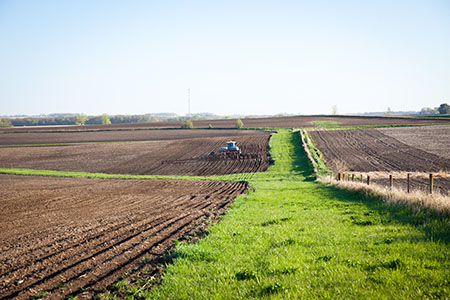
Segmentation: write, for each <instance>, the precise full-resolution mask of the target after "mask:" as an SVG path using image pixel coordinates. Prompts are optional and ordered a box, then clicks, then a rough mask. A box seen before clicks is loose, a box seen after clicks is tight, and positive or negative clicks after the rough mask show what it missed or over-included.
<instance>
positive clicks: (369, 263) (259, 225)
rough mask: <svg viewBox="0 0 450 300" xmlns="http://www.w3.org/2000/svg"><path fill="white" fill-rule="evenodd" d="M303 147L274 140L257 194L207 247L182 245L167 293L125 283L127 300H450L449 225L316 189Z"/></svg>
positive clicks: (226, 219) (167, 274)
mask: <svg viewBox="0 0 450 300" xmlns="http://www.w3.org/2000/svg"><path fill="white" fill-rule="evenodd" d="M300 143H301V142H300V136H299V133H290V132H288V131H285V130H283V131H280V132H279V133H277V134H275V135H274V136H273V137H272V139H271V141H270V146H271V155H272V158H273V159H274V161H275V163H274V165H272V166H271V167H270V168H269V170H268V171H267V172H264V173H257V174H255V175H254V176H253V177H251V178H249V182H250V183H251V184H252V185H253V187H254V188H255V190H254V192H250V193H249V194H247V195H245V196H241V197H239V198H238V199H236V201H235V202H234V203H233V205H232V207H231V209H230V210H229V211H228V212H227V213H226V214H225V215H224V216H223V218H222V220H221V222H220V223H217V224H215V225H213V226H212V227H210V228H209V229H208V232H207V235H206V237H205V238H204V239H202V240H200V241H199V242H197V243H195V244H185V243H177V246H176V250H175V251H174V252H173V253H172V256H173V257H174V258H175V261H174V263H173V264H171V265H168V266H167V267H166V269H165V271H164V274H163V280H162V284H161V285H160V286H156V287H154V288H152V289H148V285H145V286H144V287H143V285H144V284H145V283H141V284H132V283H129V282H127V281H126V279H125V280H124V281H121V282H122V284H121V286H120V289H119V293H120V294H119V297H122V296H123V297H129V298H131V297H146V298H147V299H377V300H379V299H448V297H449V295H450V284H449V283H450V251H449V243H450V220H449V219H439V218H437V217H431V216H428V215H426V214H423V213H414V212H412V211H411V210H410V209H408V208H406V207H402V206H389V205H385V204H384V203H382V202H381V201H380V199H377V198H367V197H365V196H364V195H361V194H358V193H354V192H349V191H346V190H339V189H336V188H334V187H332V186H328V185H325V184H322V183H318V182H315V181H314V178H315V175H314V174H313V170H312V168H311V165H310V164H309V162H308V160H307V157H306V155H305V152H304V150H303V148H302V146H301V144H300ZM103 297H104V299H108V298H113V297H114V295H111V294H109V293H106V294H104V295H103Z"/></svg>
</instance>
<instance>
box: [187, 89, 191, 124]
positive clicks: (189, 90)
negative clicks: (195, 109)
mask: <svg viewBox="0 0 450 300" xmlns="http://www.w3.org/2000/svg"><path fill="white" fill-rule="evenodd" d="M188 118H189V119H190V118H191V89H190V88H189V89H188Z"/></svg>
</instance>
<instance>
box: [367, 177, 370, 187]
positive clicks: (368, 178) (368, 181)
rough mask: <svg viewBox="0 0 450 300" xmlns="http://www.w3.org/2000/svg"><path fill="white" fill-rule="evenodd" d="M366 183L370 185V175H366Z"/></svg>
mask: <svg viewBox="0 0 450 300" xmlns="http://www.w3.org/2000/svg"><path fill="white" fill-rule="evenodd" d="M367 185H370V176H369V175H367Z"/></svg>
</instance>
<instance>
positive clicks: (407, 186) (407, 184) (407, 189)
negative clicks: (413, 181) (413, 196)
mask: <svg viewBox="0 0 450 300" xmlns="http://www.w3.org/2000/svg"><path fill="white" fill-rule="evenodd" d="M410 176H411V174H409V173H408V174H407V175H406V191H407V192H408V194H409V180H410V179H409V177H410Z"/></svg>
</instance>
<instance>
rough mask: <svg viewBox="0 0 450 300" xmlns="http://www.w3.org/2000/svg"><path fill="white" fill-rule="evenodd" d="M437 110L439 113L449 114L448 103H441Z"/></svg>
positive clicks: (449, 106)
mask: <svg viewBox="0 0 450 300" xmlns="http://www.w3.org/2000/svg"><path fill="white" fill-rule="evenodd" d="M437 110H438V112H439V113H440V114H441V115H448V114H450V105H448V104H447V103H442V104H441V105H439V108H438V109H437Z"/></svg>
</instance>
